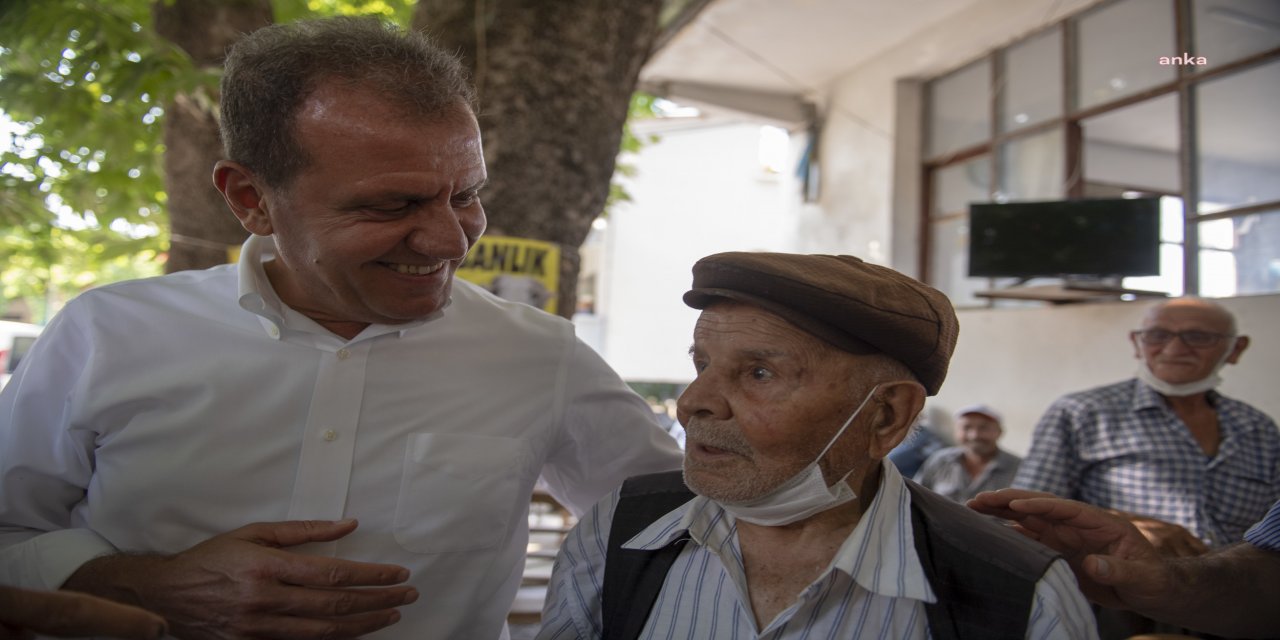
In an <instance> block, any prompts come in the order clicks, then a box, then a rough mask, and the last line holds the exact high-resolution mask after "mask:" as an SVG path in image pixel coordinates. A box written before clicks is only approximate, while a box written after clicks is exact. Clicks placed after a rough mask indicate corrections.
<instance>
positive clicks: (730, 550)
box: [538, 462, 1097, 640]
mask: <svg viewBox="0 0 1280 640" xmlns="http://www.w3.org/2000/svg"><path fill="white" fill-rule="evenodd" d="M882 469H883V473H882V474H881V481H880V489H879V491H878V492H877V493H876V497H875V499H874V500H873V501H872V503H871V505H870V507H869V508H868V509H867V511H866V512H865V513H864V514H863V515H862V519H861V520H860V521H859V522H858V524H857V526H856V527H855V528H854V530H853V531H852V532H851V533H850V534H849V537H848V538H847V539H846V540H845V542H844V544H843V545H842V546H841V547H840V549H839V551H837V552H836V555H835V557H834V558H833V559H832V561H831V564H830V565H829V566H828V567H827V569H826V571H824V572H823V573H822V575H820V576H819V577H818V578H817V579H816V580H814V581H813V583H812V584H810V585H809V586H808V587H807V588H806V589H804V590H803V591H802V592H800V593H799V594H797V598H796V600H795V602H794V603H792V604H791V606H790V607H788V608H786V609H785V610H783V611H782V612H781V613H779V614H778V616H777V617H776V618H774V620H773V621H772V622H770V623H769V624H768V625H767V626H766V627H765V628H763V629H757V627H756V623H755V615H754V614H753V613H752V609H751V600H750V598H749V597H748V596H747V582H746V573H745V571H744V569H743V564H742V554H741V552H740V549H739V547H738V537H737V526H736V523H735V521H734V519H733V517H732V516H731V515H729V514H728V513H726V512H725V511H724V510H723V509H722V508H720V507H719V506H718V505H717V504H716V503H714V502H712V501H711V500H708V499H707V498H704V497H701V496H699V497H697V498H694V499H693V500H691V501H689V502H688V503H686V504H684V505H683V506H681V507H679V508H677V509H675V510H674V511H672V512H670V513H668V514H666V515H665V516H663V517H661V518H659V519H657V520H656V521H654V523H653V524H652V525H650V526H649V527H647V528H646V529H645V530H644V531H641V532H640V533H639V534H637V535H636V536H635V537H634V538H632V539H631V540H629V541H628V542H627V543H626V544H624V545H623V546H624V547H626V548H633V549H657V548H660V547H663V546H666V545H667V544H668V543H669V542H671V541H673V540H675V539H677V538H679V537H680V536H683V535H686V534H687V535H688V536H689V538H690V542H689V543H687V544H685V546H684V548H683V549H682V550H681V552H680V555H679V556H678V557H677V558H676V561H675V564H674V565H672V567H671V570H670V571H669V572H668V573H667V579H666V582H665V583H664V585H663V587H662V591H661V592H660V593H659V595H658V599H657V602H655V603H654V606H653V611H652V612H651V614H650V616H649V620H648V622H647V623H646V625H645V628H644V630H643V631H642V632H641V634H640V637H641V638H642V639H644V640H656V639H659V638H661V639H663V640H677V639H680V640H686V639H687V640H705V639H707V638H735V639H737V638H766V639H768V640H816V639H818V638H854V637H856V638H867V639H870V638H879V639H882V640H890V639H891V640H909V639H925V638H930V637H931V636H930V634H929V629H928V622H927V620H926V615H925V603H926V602H934V601H936V597H935V596H934V592H933V590H932V589H931V588H930V587H929V583H928V581H927V580H926V578H925V574H924V568H923V566H921V564H920V559H919V557H917V555H916V551H915V544H914V539H913V537H912V532H911V515H910V514H911V509H910V506H911V502H910V501H911V497H910V493H908V491H907V490H906V485H905V484H904V482H903V480H902V476H901V475H900V474H899V473H898V470H897V468H896V467H894V466H893V465H892V464H889V463H887V462H884V463H882ZM617 501H618V492H617V491H615V492H614V493H613V495H611V496H610V497H608V498H605V499H604V500H602V501H601V502H600V503H599V504H597V505H596V506H595V508H593V509H592V510H591V512H590V513H588V514H587V516H586V517H584V518H583V520H582V522H581V523H579V525H578V526H577V527H576V528H574V530H573V531H572V532H571V533H570V534H569V536H568V538H567V539H566V540H565V544H564V546H562V547H561V549H560V556H559V557H558V558H557V559H556V566H555V570H554V572H553V575H552V579H551V586H550V589H549V592H548V596H547V603H546V606H545V607H544V609H543V626H542V631H541V633H540V634H539V635H538V639H539V640H570V639H578V638H599V637H600V634H601V621H600V590H601V585H602V583H603V578H604V560H605V553H606V548H607V547H606V545H607V542H608V538H609V525H610V523H611V521H612V519H613V511H614V508H615V507H616V505H617ZM1026 637H1027V638H1097V632H1096V630H1095V628H1094V620H1093V614H1092V612H1091V611H1090V609H1089V605H1088V603H1087V602H1086V601H1085V599H1084V596H1082V595H1081V594H1080V592H1079V591H1078V590H1077V588H1076V582H1075V577H1074V576H1072V574H1071V572H1070V570H1069V569H1068V568H1067V565H1066V564H1065V563H1064V562H1063V561H1062V560H1056V561H1054V562H1053V564H1052V565H1050V568H1049V570H1048V571H1047V572H1046V573H1045V575H1044V577H1042V578H1041V579H1040V581H1039V582H1038V583H1037V585H1036V591H1035V598H1034V604H1033V606H1032V610H1031V612H1030V617H1029V618H1028V627H1027V635H1026Z"/></svg>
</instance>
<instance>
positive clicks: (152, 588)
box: [0, 19, 679, 640]
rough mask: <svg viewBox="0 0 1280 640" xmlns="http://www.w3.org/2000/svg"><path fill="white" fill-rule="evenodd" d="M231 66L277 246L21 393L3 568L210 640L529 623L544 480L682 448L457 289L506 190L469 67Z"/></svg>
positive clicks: (356, 52) (349, 40)
mask: <svg viewBox="0 0 1280 640" xmlns="http://www.w3.org/2000/svg"><path fill="white" fill-rule="evenodd" d="M226 66H227V71H226V75H225V76H224V79H223V85H222V105H221V108H222V115H221V126H222V133H223V140H224V143H225V144H226V147H227V157H228V159H227V160H223V161H221V162H219V163H218V164H217V166H216V167H215V169H214V176H213V177H214V182H215V184H216V186H217V187H218V189H219V190H220V191H221V192H222V193H223V195H224V197H225V199H226V202H227V204H228V206H229V207H230V208H231V210H232V212H233V213H234V214H235V215H236V216H237V218H238V219H239V220H240V222H241V223H242V224H243V225H244V227H245V228H246V229H248V230H249V231H250V232H251V233H252V234H253V235H252V236H251V238H250V239H249V240H248V241H247V242H246V243H245V245H244V247H243V250H242V253H241V256H240V260H239V264H237V265H226V266H222V267H217V268H213V269H209V270H206V271H198V272H183V273H177V274H172V275H169V276H165V277H163V278H157V279H151V280H141V281H133V282H125V283H120V284H117V285H112V286H108V287H103V288H100V289H97V290H94V291H90V292H87V293H86V294H84V295H82V296H80V297H79V298H77V299H75V300H73V301H72V302H71V303H70V304H69V305H68V306H67V308H66V309H65V310H64V311H63V312H62V313H61V314H60V315H59V316H58V317H57V318H55V319H54V321H53V322H52V323H51V324H50V325H49V327H48V328H47V329H46V331H45V333H44V335H43V337H42V338H41V339H40V340H39V342H38V343H37V344H36V346H35V347H34V348H33V350H32V351H31V353H30V355H29V356H28V358H27V359H26V360H25V361H24V363H23V366H22V369H21V370H20V371H19V372H17V375H16V376H15V377H14V378H13V380H12V381H11V383H10V384H9V386H8V387H7V388H6V389H5V391H4V392H3V394H0V582H4V583H11V584H14V585H16V586H21V587H25V588H37V589H57V588H64V589H70V590H75V591H84V592H88V593H91V594H95V595H99V596H104V597H107V598H109V599H113V600H117V601H121V602H125V603H129V604H136V605H140V606H142V607H144V608H147V609H150V610H152V611H155V612H157V613H160V614H161V615H163V616H164V617H165V618H166V619H167V622H168V625H169V628H170V629H171V630H172V632H173V634H174V635H176V636H179V637H183V638H239V637H260V638H316V637H332V638H345V637H356V636H361V637H370V638H413V639H414V640H419V639H424V638H462V637H465V638H496V637H502V636H505V635H506V631H505V624H504V623H505V616H506V613H507V609H508V607H509V606H510V603H511V601H512V599H513V597H514V594H515V591H516V589H517V587H518V585H519V581H520V576H521V573H522V567H523V561H524V554H525V547H526V544H527V539H528V530H527V518H525V517H524V516H525V514H526V513H527V507H528V503H529V496H530V494H531V491H532V489H533V486H534V483H535V481H536V480H537V479H538V477H539V476H540V475H541V476H542V477H543V478H544V479H546V481H547V483H548V485H549V487H550V488H551V491H552V493H553V494H554V495H555V496H556V497H557V498H559V499H560V500H562V501H563V502H564V503H565V504H567V505H568V506H569V507H570V508H572V509H575V510H577V511H581V510H583V509H585V508H586V507H588V506H589V505H590V504H592V503H593V502H595V501H596V500H598V499H599V498H600V497H601V496H603V495H604V494H606V493H607V492H608V491H609V490H611V489H612V488H614V487H615V486H617V485H618V483H620V482H621V480H622V479H623V478H625V477H626V476H628V475H631V474H635V473H639V472H647V471H658V470H662V469H670V468H674V467H676V466H678V464H679V451H678V449H677V447H676V446H675V444H674V442H672V441H671V439H670V438H669V437H668V436H666V435H665V434H664V433H663V432H662V431H661V430H660V429H659V428H658V427H657V426H656V425H655V424H654V421H653V419H652V416H651V414H650V411H649V409H648V407H647V406H646V405H645V403H644V402H643V400H641V399H640V398H639V397H637V396H635V395H634V394H633V393H631V392H630V391H629V390H628V389H627V388H626V386H625V385H624V384H623V383H622V382H621V380H619V379H618V377H617V375H616V374H614V373H613V372H612V371H611V370H609V368H608V367H607V366H606V365H605V364H604V362H603V361H602V360H601V359H600V358H599V356H598V355H596V354H595V353H594V352H592V351H591V350H590V349H589V348H587V347H586V346H585V345H583V344H582V343H581V342H580V341H578V340H577V339H576V338H575V337H574V332H573V328H572V326H571V325H570V324H569V323H567V322H566V321H564V320H562V319H560V318H556V317H552V316H549V315H547V314H544V313H542V312H540V311H538V310H535V309H533V308H531V307H528V306H526V305H521V304H518V303H513V302H507V301H503V300H501V299H498V298H496V297H495V296H493V295H491V294H489V293H488V292H486V291H483V290H482V289H480V288H479V287H476V286H473V285H470V284H468V283H465V282H461V281H455V280H454V278H453V274H454V271H455V270H456V269H457V267H458V265H459V264H460V263H461V262H462V260H463V258H464V257H465V256H466V254H467V251H468V249H469V248H470V247H471V246H472V244H473V243H474V242H475V240H476V239H477V238H478V237H479V236H480V234H481V233H482V232H483V231H484V228H485V216H484V210H483V208H482V207H481V204H480V200H479V192H480V190H481V188H482V187H483V186H484V183H485V180H486V177H487V174H486V170H485V164H484V157H483V154H482V150H481V146H480V134H479V129H478V127H477V125H476V120H475V116H474V111H473V106H472V105H473V102H474V94H473V91H472V89H471V88H470V87H469V86H468V84H467V82H466V80H465V78H464V76H463V74H462V71H461V69H460V66H459V64H458V62H457V60H456V59H455V58H454V57H453V56H451V55H449V54H448V53H445V52H442V51H440V50H439V49H437V48H436V47H435V46H434V45H432V44H430V43H429V42H428V41H427V40H426V39H425V38H424V37H422V36H421V35H419V34H415V33H404V32H400V31H396V30H392V29H390V28H388V27H385V26H383V25H382V24H381V23H379V22H377V21H372V20H358V19H335V20H323V21H312V22H304V23H295V24H291V25H284V26H274V27H268V28H264V29H261V30H259V31H257V32H255V33H253V34H250V35H249V36H247V37H246V38H245V39H243V40H242V41H241V42H240V43H239V44H237V45H236V47H235V48H234V49H233V51H232V52H231V53H230V55H229V57H228V60H227V63H226ZM357 527H358V528H357ZM397 623H398V624H397ZM391 625H394V626H391Z"/></svg>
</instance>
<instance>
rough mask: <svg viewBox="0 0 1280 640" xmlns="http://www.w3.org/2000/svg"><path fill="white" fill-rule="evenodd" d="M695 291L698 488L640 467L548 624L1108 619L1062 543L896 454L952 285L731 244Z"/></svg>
mask: <svg viewBox="0 0 1280 640" xmlns="http://www.w3.org/2000/svg"><path fill="white" fill-rule="evenodd" d="M684 300H685V303H686V304H688V305H689V306H691V307H693V308H695V309H700V310H702V314H701V315H700V316H699V318H698V323H697V325H696V327H695V328H694V332H693V348H692V349H691V350H690V354H691V355H692V356H693V365H694V370H695V371H696V372H697V377H696V378H695V379H694V381H693V382H692V383H690V385H689V387H688V388H687V389H686V390H685V392H684V393H683V394H682V395H681V397H680V399H679V401H678V403H677V407H678V410H679V417H680V422H681V424H683V425H684V427H685V430H686V434H687V440H686V447H685V460H684V477H683V480H684V482H685V483H687V485H688V490H685V489H684V487H683V486H682V485H681V483H680V481H681V478H680V476H679V473H660V474H651V475H647V476H642V477H639V478H632V479H629V480H628V481H627V483H626V484H625V485H623V487H622V489H621V490H620V491H615V492H614V493H613V494H612V495H611V496H610V497H608V498H606V499H605V500H603V501H601V503H600V504H598V505H597V506H596V507H595V508H594V509H593V510H592V511H591V512H590V513H589V514H588V515H587V516H586V517H584V518H583V520H582V521H581V522H580V523H579V524H578V526H577V527H575V528H574V530H573V531H572V532H571V533H570V534H569V537H568V539H566V541H565V543H564V545H562V546H561V548H560V555H559V557H558V558H557V560H556V565H555V569H554V571H553V575H552V579H551V586H550V590H549V593H548V599H547V603H546V606H545V608H544V613H543V627H542V632H541V635H540V636H539V640H570V639H573V640H578V639H581V638H601V637H605V638H609V639H610V640H633V639H635V638H643V639H644V640H654V639H656V638H664V639H666V640H674V639H679V640H701V639H703V638H771V639H773V640H817V639H819V638H881V639H893V640H908V639H917V640H923V639H925V638H935V639H937V640H949V639H962V638H980V639H983V640H986V639H987V638H1023V637H1025V638H1040V639H1047V638H1096V633H1095V631H1094V624H1093V615H1092V614H1091V613H1090V611H1089V605H1088V603H1087V602H1086V601H1085V600H1084V597H1083V595H1081V593H1080V592H1079V590H1078V589H1077V588H1076V586H1075V580H1074V578H1073V577H1072V575H1071V571H1070V569H1069V568H1068V567H1067V565H1066V563H1065V562H1063V561H1062V560H1061V559H1060V558H1057V557H1056V556H1055V555H1054V554H1052V553H1051V552H1050V551H1049V550H1048V549H1046V548H1045V547H1042V546H1040V545H1038V544H1036V543H1034V542H1031V541H1029V540H1026V539H1023V538H1020V537H1019V536H1017V535H1016V534H1013V533H1012V532H1010V531H1007V530H1005V528H1003V527H1001V526H999V525H997V524H995V523H993V522H991V521H989V520H987V519H985V518H983V517H981V516H978V515H977V514H974V513H973V512H971V511H969V510H967V509H965V508H964V507H963V506H961V505H959V504H956V503H954V502H951V501H950V500H947V499H946V498H943V497H942V496H939V495H937V494H935V493H933V492H930V491H929V490H927V489H924V488H921V487H919V486H918V485H915V484H914V483H912V482H910V481H907V480H904V479H903V478H902V476H901V475H900V474H899V472H898V470H897V467H895V466H894V465H893V464H892V463H890V462H888V461H887V460H886V459H885V458H886V456H887V455H888V453H889V451H890V450H892V449H893V448H894V446H895V445H897V444H898V443H899V442H901V441H902V439H903V438H904V437H906V435H907V433H908V432H909V431H910V429H911V427H912V425H913V424H914V423H915V419H916V417H917V415H918V414H919V413H920V410H921V408H922V407H923V406H924V399H925V396H926V395H932V394H935V393H937V392H938V389H939V387H940V386H941V385H942V381H943V378H945V376H946V371H947V365H948V363H949V361H950V359H951V353H952V350H953V349H954V347H955V343H956V336H957V331H958V326H957V320H956V315H955V311H954V310H953V309H952V307H951V303H950V302H949V301H948V300H947V298H946V296H944V295H942V294H941V293H939V292H938V291H937V290H935V289H932V288H930V287H928V286H925V285H923V284H921V283H919V282H917V281H915V280H913V279H911V278H909V277H907V276H904V275H902V274H900V273H897V272H895V271H893V270H891V269H887V268H885V267H880V266H876V265H871V264H867V263H865V262H863V261H861V260H859V259H857V258H855V257H852V256H829V255H818V256H805V255H791V254H777V253H739V252H731V253H721V254H716V255H713V256H709V257H707V258H703V259H702V260H699V261H698V263H697V264H696V265H694V267H693V288H692V289H691V290H690V291H689V292H687V293H686V294H685V296H684ZM689 490H692V493H689ZM694 494H696V495H694Z"/></svg>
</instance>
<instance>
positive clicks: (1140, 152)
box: [1080, 95, 1182, 193]
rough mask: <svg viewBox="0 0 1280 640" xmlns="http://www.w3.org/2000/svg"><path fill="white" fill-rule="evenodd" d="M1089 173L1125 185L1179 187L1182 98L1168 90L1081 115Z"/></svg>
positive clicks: (1101, 181)
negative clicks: (1117, 106)
mask: <svg viewBox="0 0 1280 640" xmlns="http://www.w3.org/2000/svg"><path fill="white" fill-rule="evenodd" d="M1080 125H1081V128H1082V129H1083V131H1084V178H1085V181H1086V182H1087V183H1089V184H1098V185H1112V186H1115V187H1119V188H1120V189H1121V190H1122V191H1144V192H1154V193H1180V192H1181V191H1182V179H1181V177H1180V171H1179V168H1178V161H1179V160H1178V158H1179V155H1178V154H1179V153H1180V149H1179V144H1178V140H1179V135H1178V99H1177V96H1174V95H1165V96H1161V97H1159V98H1155V99H1153V100H1146V101H1144V102H1139V103H1137V104H1135V105H1132V106H1128V107H1125V108H1123V109H1116V110H1114V111H1107V112H1105V113H1102V114H1100V115H1097V116H1094V117H1092V118H1088V119H1085V120H1082V121H1080Z"/></svg>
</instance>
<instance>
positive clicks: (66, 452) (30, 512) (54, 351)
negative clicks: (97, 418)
mask: <svg viewBox="0 0 1280 640" xmlns="http://www.w3.org/2000/svg"><path fill="white" fill-rule="evenodd" d="M78 309H79V306H78V305H76V304H75V302H74V301H73V302H72V304H71V305H68V307H67V308H66V309H65V310H64V312H63V313H62V314H60V315H59V316H58V317H57V318H55V319H54V321H53V322H52V323H50V324H49V326H48V327H46V329H45V330H44V331H43V332H42V333H41V336H40V338H39V339H37V340H36V343H35V345H34V346H32V348H31V352H30V353H29V354H27V357H25V358H23V360H22V364H21V365H19V367H18V371H17V372H15V373H14V376H13V378H11V379H10V381H9V384H8V385H7V386H6V387H5V389H4V391H3V392H2V393H0V487H3V488H4V490H3V491H0V582H3V583H6V584H11V585H13V586H17V587H23V588H29V589H57V588H59V587H61V586H62V583H63V582H66V580H67V578H68V577H70V576H71V574H73V573H75V571H76V570H77V569H79V568H80V565H82V564H84V563H85V562H88V561H89V560H91V559H93V558H95V557H97V556H100V555H104V554H108V553H112V552H114V551H115V548H114V547H112V546H111V544H110V543H108V542H107V541H106V540H105V539H103V538H102V537H101V536H99V535H98V534H96V533H94V532H93V531H91V530H89V529H86V528H78V527H76V526H75V525H74V523H73V521H74V517H73V510H74V509H75V507H76V506H77V505H79V504H80V503H81V502H83V501H84V499H85V492H86V489H87V487H88V486H89V480H90V478H91V477H92V475H93V451H94V447H95V441H94V434H93V433H91V432H90V431H88V430H86V429H83V428H79V427H77V425H75V418H74V416H75V408H76V398H77V397H82V396H81V395H80V391H79V390H80V388H81V387H82V383H83V382H84V379H85V377H86V376H85V371H86V370H87V369H88V367H89V365H90V360H91V359H92V354H93V345H92V340H91V339H90V338H89V337H88V333H87V332H86V331H83V330H81V328H80V322H79V321H78V318H77V316H76V313H77V310H78Z"/></svg>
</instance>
